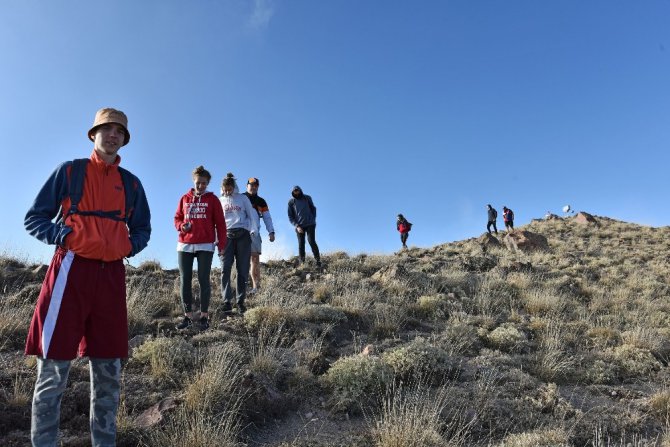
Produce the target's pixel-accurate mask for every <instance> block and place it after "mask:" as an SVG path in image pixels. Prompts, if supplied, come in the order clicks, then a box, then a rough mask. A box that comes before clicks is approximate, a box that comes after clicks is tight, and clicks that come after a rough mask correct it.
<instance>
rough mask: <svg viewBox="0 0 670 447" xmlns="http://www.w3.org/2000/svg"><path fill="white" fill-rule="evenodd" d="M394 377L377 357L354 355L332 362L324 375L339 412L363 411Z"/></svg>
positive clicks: (325, 382) (323, 377)
mask: <svg viewBox="0 0 670 447" xmlns="http://www.w3.org/2000/svg"><path fill="white" fill-rule="evenodd" d="M392 377H393V371H392V370H391V368H390V367H389V366H388V365H387V364H386V363H384V362H383V361H382V360H381V359H379V358H378V357H372V356H359V355H353V356H349V357H342V358H340V359H339V360H337V361H336V362H335V363H333V366H331V368H330V369H329V370H328V372H327V373H326V374H325V375H324V376H322V380H323V382H324V384H325V385H326V386H327V387H329V388H330V389H331V390H332V392H333V396H332V399H331V405H332V406H333V408H334V409H335V410H336V411H360V410H362V409H363V406H364V405H365V404H366V403H370V399H371V398H373V397H374V396H375V395H377V396H378V395H380V393H381V391H382V390H383V389H384V386H385V385H386V384H387V383H389V381H390V380H391V378H392Z"/></svg>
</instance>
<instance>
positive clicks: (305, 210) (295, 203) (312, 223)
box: [288, 186, 321, 267]
mask: <svg viewBox="0 0 670 447" xmlns="http://www.w3.org/2000/svg"><path fill="white" fill-rule="evenodd" d="M291 196H292V197H291V199H290V200H289V201H288V220H289V221H290V222H291V224H292V225H293V226H294V227H295V232H296V235H297V236H298V256H299V258H300V262H301V263H304V262H305V235H307V241H308V242H309V246H310V248H311V249H312V254H313V255H314V259H315V260H316V266H317V267H321V256H320V255H319V246H318V245H316V207H315V206H314V202H312V198H311V197H310V196H308V195H307V194H304V193H303V192H302V188H300V186H294V187H293V190H292V192H291Z"/></svg>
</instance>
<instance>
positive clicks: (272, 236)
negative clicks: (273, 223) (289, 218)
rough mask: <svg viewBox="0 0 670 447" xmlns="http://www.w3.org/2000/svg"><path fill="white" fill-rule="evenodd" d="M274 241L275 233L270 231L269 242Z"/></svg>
mask: <svg viewBox="0 0 670 447" xmlns="http://www.w3.org/2000/svg"><path fill="white" fill-rule="evenodd" d="M274 241H275V234H274V233H270V242H274Z"/></svg>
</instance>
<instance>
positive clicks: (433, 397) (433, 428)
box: [370, 381, 470, 447]
mask: <svg viewBox="0 0 670 447" xmlns="http://www.w3.org/2000/svg"><path fill="white" fill-rule="evenodd" d="M452 404H453V400H452V399H451V397H450V389H449V388H448V387H444V386H443V387H440V388H437V389H435V390H432V389H431V388H430V387H429V386H428V384H427V383H423V382H421V381H417V382H414V383H413V384H412V385H410V386H409V387H403V386H401V385H400V386H395V385H392V386H390V387H388V388H387V391H386V393H385V397H384V399H383V401H382V403H381V405H380V408H379V409H378V410H377V411H376V412H375V413H374V414H373V417H374V423H371V424H370V425H371V428H370V430H371V432H372V439H373V444H374V445H375V446H377V447H444V446H449V447H451V446H454V447H455V446H464V445H468V444H467V441H468V435H469V428H470V423H469V422H466V421H463V420H462V419H451V420H447V419H446V418H445V415H444V413H445V408H446V407H447V406H449V405H452Z"/></svg>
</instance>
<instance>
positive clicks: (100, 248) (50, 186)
mask: <svg viewBox="0 0 670 447" xmlns="http://www.w3.org/2000/svg"><path fill="white" fill-rule="evenodd" d="M120 161H121V157H118V156H117V159H116V162H115V163H113V164H107V163H105V161H104V160H102V159H101V158H100V157H99V156H98V154H97V153H96V152H95V151H93V154H91V158H90V162H89V163H87V165H86V177H85V180H84V187H83V193H82V197H81V201H80V202H79V205H78V209H79V210H80V211H115V210H120V211H119V217H121V218H124V219H125V221H124V220H113V219H108V218H105V217H100V216H85V215H80V214H71V215H69V216H68V211H69V210H70V198H69V196H68V190H69V186H68V183H69V182H68V179H69V177H70V172H71V170H72V162H71V161H66V162H65V163H62V164H61V165H59V166H58V167H57V168H56V170H55V171H54V172H53V173H52V174H51V176H50V177H49V178H48V179H47V181H46V183H45V184H44V185H43V186H42V189H40V192H39V193H38V194H37V197H36V198H35V201H34V202H33V205H32V206H31V207H30V209H29V210H28V212H27V213H26V217H25V219H24V225H25V227H26V230H27V231H28V233H30V234H31V235H32V236H35V237H36V238H37V239H39V240H41V241H42V242H44V243H47V244H56V245H59V246H61V247H63V248H66V249H68V250H72V251H73V252H75V253H76V254H77V255H79V256H82V257H84V258H88V259H96V260H101V261H116V260H119V259H123V258H124V257H130V256H134V255H136V254H137V253H139V252H140V251H142V250H143V249H144V248H145V247H146V246H147V244H148V243H149V237H150V236H151V213H150V212H149V204H148V203H147V197H146V194H145V193H144V188H142V184H141V183H140V181H139V179H138V178H137V177H135V176H133V185H134V187H135V201H134V203H133V206H132V208H131V209H130V211H129V213H128V214H129V216H125V212H126V210H125V208H126V203H125V191H124V188H123V181H122V180H121V174H120V173H119V170H118V165H119V163H120ZM54 218H56V221H55V222H54V221H53V219H54Z"/></svg>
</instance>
